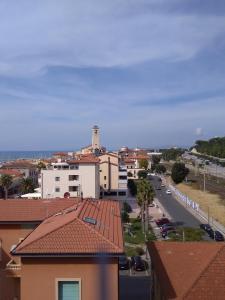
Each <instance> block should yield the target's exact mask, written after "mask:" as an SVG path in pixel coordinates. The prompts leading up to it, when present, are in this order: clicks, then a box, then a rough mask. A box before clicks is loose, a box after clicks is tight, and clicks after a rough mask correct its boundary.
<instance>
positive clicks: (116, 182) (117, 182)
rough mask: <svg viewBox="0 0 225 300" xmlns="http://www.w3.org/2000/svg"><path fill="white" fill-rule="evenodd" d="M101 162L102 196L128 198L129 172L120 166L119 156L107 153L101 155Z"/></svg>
mask: <svg viewBox="0 0 225 300" xmlns="http://www.w3.org/2000/svg"><path fill="white" fill-rule="evenodd" d="M99 160H100V187H101V196H102V197H108V196H110V197H117V198H120V197H121V198H125V197H126V196H127V170H126V168H125V167H124V166H122V165H120V162H119V156H118V154H116V153H113V152H107V153H104V154H102V155H100V156H99Z"/></svg>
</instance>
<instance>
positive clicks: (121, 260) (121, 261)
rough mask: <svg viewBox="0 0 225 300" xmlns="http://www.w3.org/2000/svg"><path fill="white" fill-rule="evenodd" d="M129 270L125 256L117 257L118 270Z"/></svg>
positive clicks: (128, 262)
mask: <svg viewBox="0 0 225 300" xmlns="http://www.w3.org/2000/svg"><path fill="white" fill-rule="evenodd" d="M129 268H130V260H129V259H128V258H127V256H126V255H123V256H119V269H120V270H128V269H129Z"/></svg>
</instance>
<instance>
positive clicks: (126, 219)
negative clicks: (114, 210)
mask: <svg viewBox="0 0 225 300" xmlns="http://www.w3.org/2000/svg"><path fill="white" fill-rule="evenodd" d="M121 217H122V222H123V223H129V222H130V217H129V215H128V213H127V212H126V211H122V213H121Z"/></svg>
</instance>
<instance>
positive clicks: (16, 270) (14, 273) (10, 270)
mask: <svg viewBox="0 0 225 300" xmlns="http://www.w3.org/2000/svg"><path fill="white" fill-rule="evenodd" d="M5 272H6V276H7V277H20V272H21V264H20V263H16V262H15V261H14V260H13V259H11V260H10V261H9V262H8V263H7V265H6V268H5Z"/></svg>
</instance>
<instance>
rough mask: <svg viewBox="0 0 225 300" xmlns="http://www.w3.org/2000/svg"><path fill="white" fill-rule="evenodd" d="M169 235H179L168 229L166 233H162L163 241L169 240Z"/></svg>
mask: <svg viewBox="0 0 225 300" xmlns="http://www.w3.org/2000/svg"><path fill="white" fill-rule="evenodd" d="M170 234H174V235H179V233H178V232H177V231H176V230H175V229H168V230H167V231H165V232H162V237H163V238H164V239H165V238H168V239H169V236H170Z"/></svg>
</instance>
